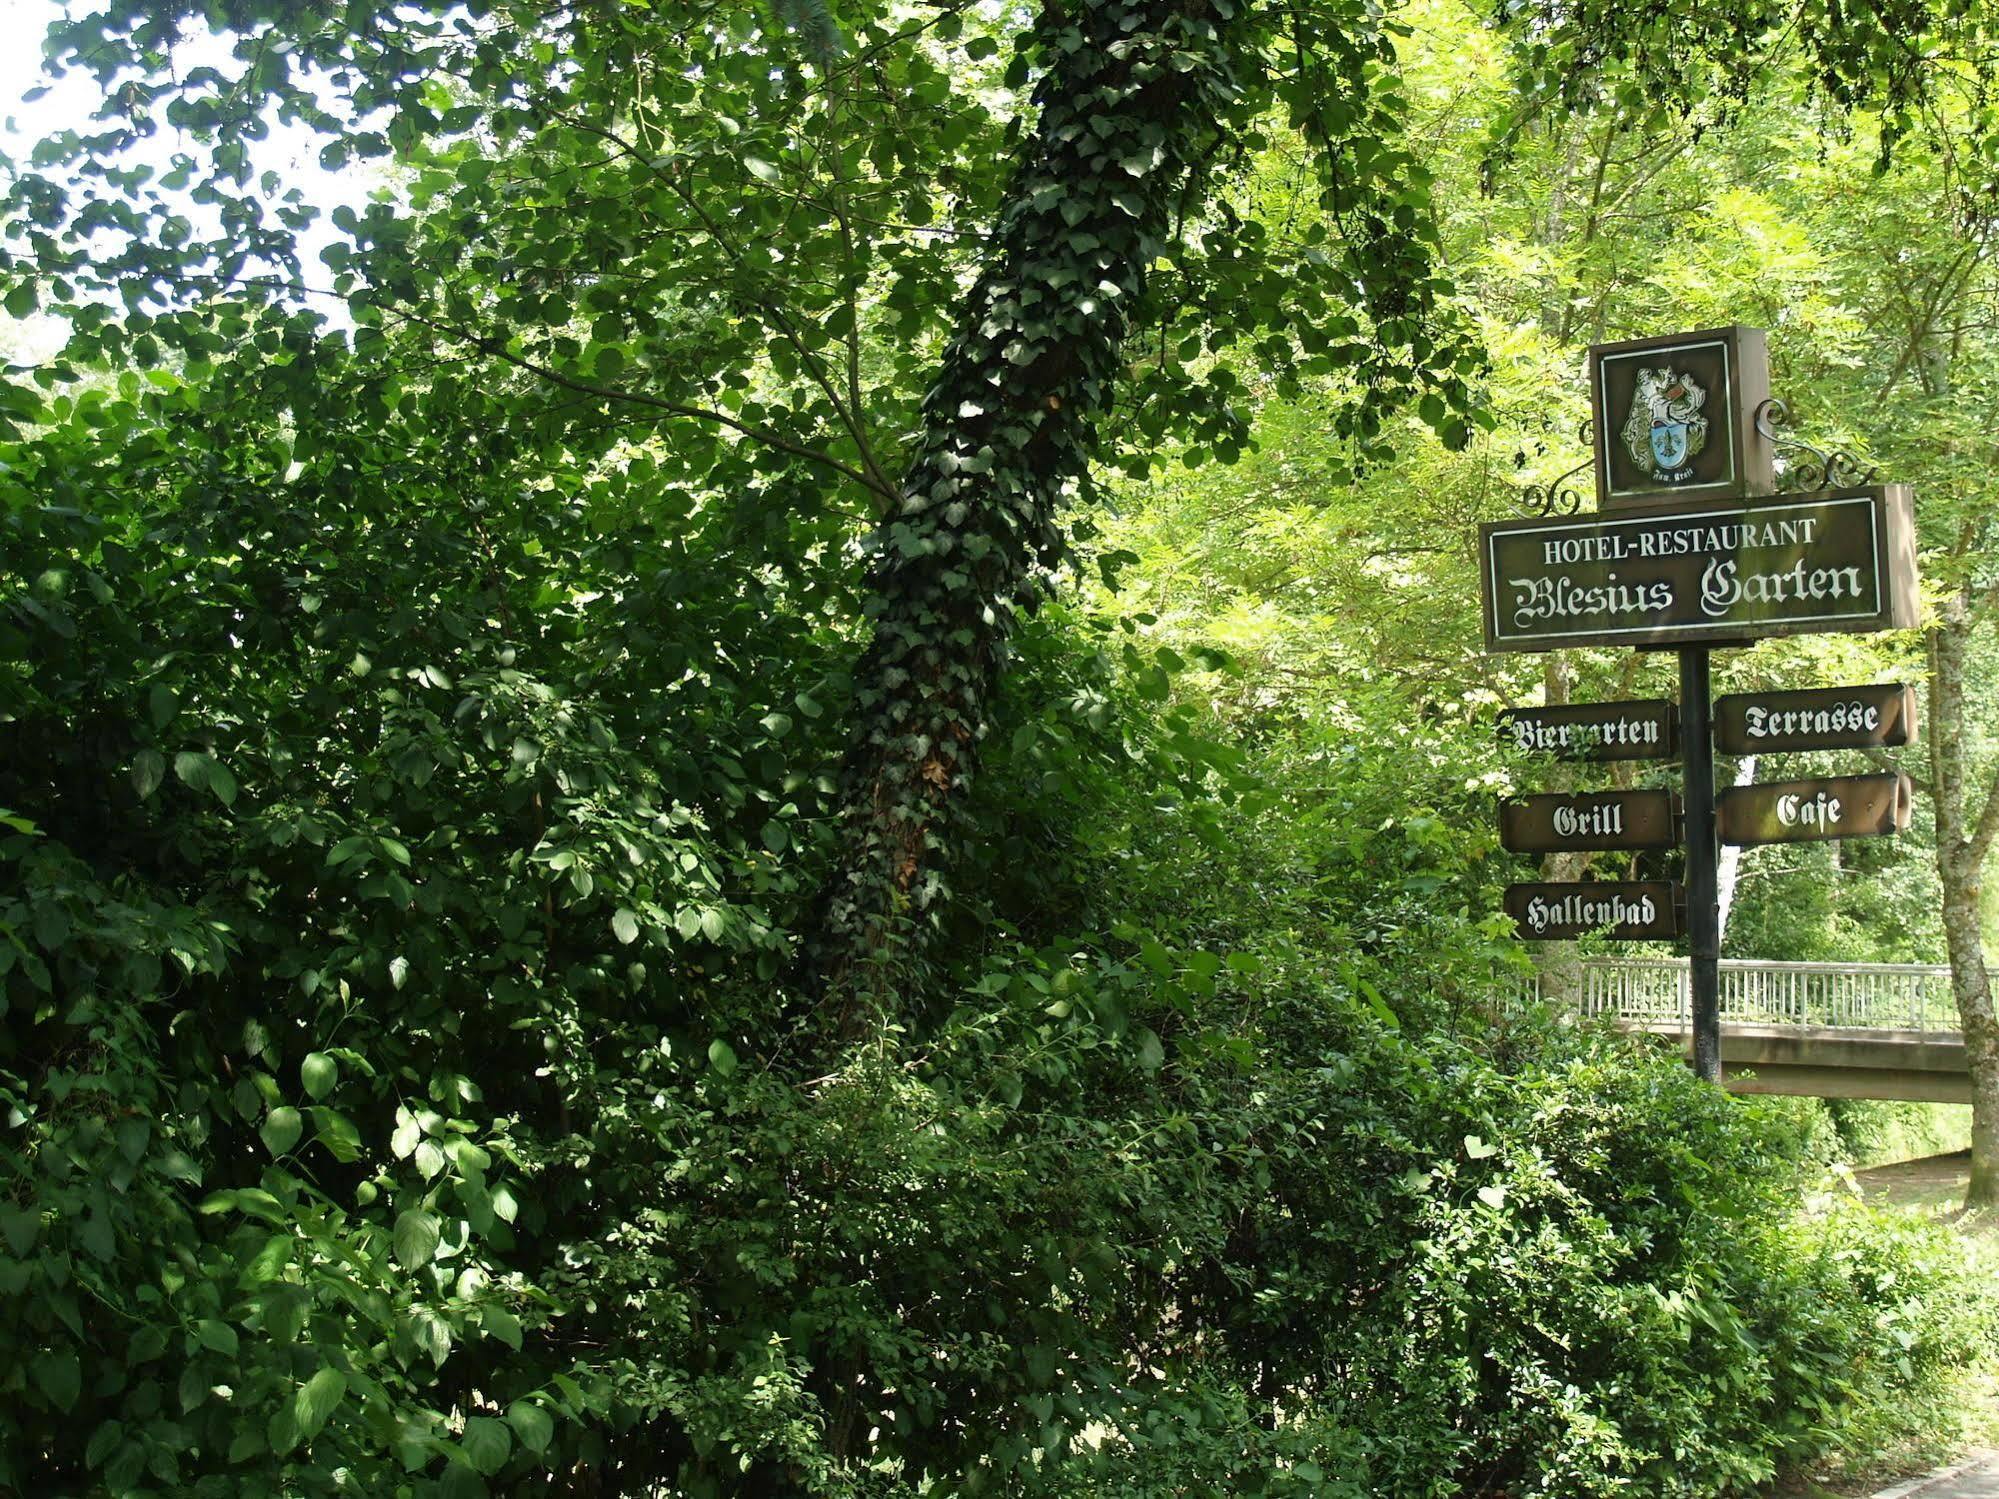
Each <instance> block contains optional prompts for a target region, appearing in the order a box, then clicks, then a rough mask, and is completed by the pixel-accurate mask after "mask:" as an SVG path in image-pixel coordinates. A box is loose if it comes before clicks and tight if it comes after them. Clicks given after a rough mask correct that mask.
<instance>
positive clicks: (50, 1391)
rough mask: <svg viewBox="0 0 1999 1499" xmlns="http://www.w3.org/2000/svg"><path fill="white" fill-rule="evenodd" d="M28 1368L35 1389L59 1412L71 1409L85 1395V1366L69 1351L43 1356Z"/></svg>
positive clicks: (64, 1350)
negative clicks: (78, 1398) (77, 1399)
mask: <svg viewBox="0 0 1999 1499" xmlns="http://www.w3.org/2000/svg"><path fill="white" fill-rule="evenodd" d="M28 1368H29V1372H30V1373H31V1374H33V1376H34V1380H35V1388H36V1389H38V1390H40V1391H41V1392H42V1395H43V1397H44V1398H45V1399H47V1401H48V1402H49V1404H51V1405H53V1406H54V1407H55V1408H56V1409H57V1410H59V1411H66V1410H68V1409H70V1408H71V1407H72V1406H74V1405H75V1404H76V1397H77V1396H78V1395H80V1394H82V1393H83V1366H82V1365H81V1364H79V1363H78V1362H77V1361H76V1355H75V1354H74V1353H71V1352H70V1351H69V1350H68V1349H63V1350H62V1351H60V1352H57V1353H44V1354H41V1355H39V1356H38V1357H37V1358H36V1359H35V1361H34V1362H33V1363H32V1364H30V1365H29V1366H28Z"/></svg>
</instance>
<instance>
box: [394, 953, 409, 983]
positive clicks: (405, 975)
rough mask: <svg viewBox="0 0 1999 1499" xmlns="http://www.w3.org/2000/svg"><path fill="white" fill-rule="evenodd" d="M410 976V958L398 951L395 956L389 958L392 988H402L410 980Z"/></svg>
mask: <svg viewBox="0 0 1999 1499" xmlns="http://www.w3.org/2000/svg"><path fill="white" fill-rule="evenodd" d="M409 976H410V960H409V959H408V958H406V957H404V956H402V954H400V953H398V954H397V955H396V956H395V957H393V958H391V959H389V984H390V986H391V987H392V988H395V989H400V988H402V986H403V985H404V984H405V983H406V982H408V980H409Z"/></svg>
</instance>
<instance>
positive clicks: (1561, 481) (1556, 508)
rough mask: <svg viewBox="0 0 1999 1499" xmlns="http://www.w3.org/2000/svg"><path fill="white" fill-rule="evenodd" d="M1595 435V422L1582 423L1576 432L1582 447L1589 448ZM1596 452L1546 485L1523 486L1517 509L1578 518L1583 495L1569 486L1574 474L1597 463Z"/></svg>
mask: <svg viewBox="0 0 1999 1499" xmlns="http://www.w3.org/2000/svg"><path fill="white" fill-rule="evenodd" d="M1595 432H1596V424H1595V423H1594V422H1588V421H1586V422H1584V423H1583V424H1582V426H1581V427H1579V428H1577V429H1576V436H1577V437H1578V438H1579V439H1580V440H1581V442H1582V445H1583V446H1584V447H1585V448H1591V443H1592V441H1593V439H1594V436H1595ZM1594 454H1595V450H1594V448H1591V456H1590V457H1588V458H1585V459H1584V460H1583V461H1582V462H1581V463H1578V464H1577V465H1576V466H1575V467H1574V468H1572V469H1570V470H1569V471H1568V472H1567V473H1565V474H1563V475H1561V476H1560V477H1558V478H1555V479H1552V480H1550V481H1549V482H1548V483H1546V484H1524V485H1522V486H1521V488H1520V508H1521V509H1522V510H1525V511H1527V512H1528V513H1530V514H1532V515H1577V514H1580V513H1581V511H1582V508H1583V492H1582V490H1581V489H1579V488H1577V487H1576V485H1574V484H1573V483H1571V482H1570V481H1571V480H1573V479H1574V478H1575V477H1576V475H1577V474H1580V473H1582V472H1584V471H1585V470H1587V469H1588V468H1589V467H1590V466H1591V465H1592V464H1594V463H1595V462H1596V458H1595V456H1594Z"/></svg>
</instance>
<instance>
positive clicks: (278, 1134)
mask: <svg viewBox="0 0 1999 1499" xmlns="http://www.w3.org/2000/svg"><path fill="white" fill-rule="evenodd" d="M304 1132H305V1119H304V1117H303V1116H302V1115H300V1113H299V1111H298V1110H297V1109H295V1108H293V1107H291V1106H290V1105H289V1104H287V1105H285V1106H284V1107H282V1108H276V1109H272V1110H271V1112H270V1113H268V1114H266V1115H265V1116H264V1123H263V1127H262V1128H260V1129H259V1130H258V1131H257V1134H258V1136H259V1137H260V1138H261V1139H262V1140H263V1142H264V1148H265V1149H266V1150H268V1151H269V1152H270V1153H271V1154H272V1155H283V1154H284V1153H285V1152H286V1151H288V1150H290V1149H291V1148H292V1147H293V1146H294V1145H296V1144H298V1137H299V1136H300V1135H301V1134H303V1133H304Z"/></svg>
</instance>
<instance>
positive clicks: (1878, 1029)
mask: <svg viewBox="0 0 1999 1499" xmlns="http://www.w3.org/2000/svg"><path fill="white" fill-rule="evenodd" d="M1536 987H1537V988H1540V989H1542V990H1544V991H1546V992H1547V993H1548V997H1549V998H1550V999H1555V998H1561V997H1568V998H1570V999H1571V1000H1572V1002H1574V1003H1576V1005H1577V1007H1578V1008H1579V1009H1581V1010H1582V1011H1583V1012H1584V1013H1585V1014H1589V1015H1602V1016H1607V1017H1609V1018H1611V1019H1612V1020H1613V1021H1615V1023H1616V1024H1617V1025H1618V1027H1619V1028H1620V1029H1624V1030H1630V1031H1636V1032H1648V1033H1651V1034H1655V1035H1662V1036H1677V1037H1679V1038H1680V1039H1681V1042H1682V1044H1683V1045H1684V1046H1686V1047H1687V1048H1688V1050H1689V1052H1690V1053H1691V1049H1692V1044H1693V1043H1692V1040H1691V1034H1690V1027H1689V1025H1688V1011H1689V1008H1690V998H1689V992H1688V986H1687V965H1686V961H1685V959H1672V958H1584V959H1582V960H1581V965H1580V973H1579V974H1578V976H1577V984H1576V987H1577V988H1579V989H1580V993H1578V994H1573V995H1570V996H1560V995H1557V994H1555V993H1554V992H1553V990H1554V989H1555V984H1554V982H1553V976H1552V975H1548V974H1544V975H1542V976H1541V977H1540V980H1539V983H1538V984H1537V986H1536ZM1957 1026H1958V1020H1957V1007H1956V1005H1955V1004H1954V1003H1953V1002H1952V1000H1951V995H1950V970H1949V969H1948V968H1946V967H1944V966H1942V965H1940V964H1927V963H1765V962H1758V961H1753V960H1741V959H1727V958H1725V959H1723V960H1722V964H1721V1061H1722V1069H1723V1072H1724V1073H1725V1074H1726V1077H1727V1080H1728V1087H1729V1091H1731V1092H1734V1093H1787V1094H1801V1095H1804V1096H1807V1097H1812V1098H1901V1099H1912V1100H1915V1101H1917V1102H1922V1103H1970V1102H1971V1075H1970V1073H1969V1072H1968V1071H1967V1070H1966V1067H1965V1061H1964V1037H1963V1036H1962V1035H1961V1034H1960V1033H1959V1032H1958V1028H1957Z"/></svg>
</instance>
